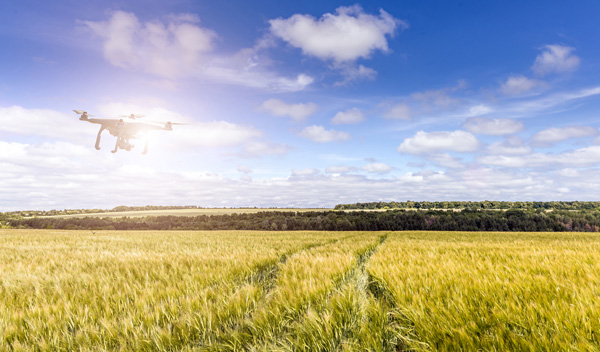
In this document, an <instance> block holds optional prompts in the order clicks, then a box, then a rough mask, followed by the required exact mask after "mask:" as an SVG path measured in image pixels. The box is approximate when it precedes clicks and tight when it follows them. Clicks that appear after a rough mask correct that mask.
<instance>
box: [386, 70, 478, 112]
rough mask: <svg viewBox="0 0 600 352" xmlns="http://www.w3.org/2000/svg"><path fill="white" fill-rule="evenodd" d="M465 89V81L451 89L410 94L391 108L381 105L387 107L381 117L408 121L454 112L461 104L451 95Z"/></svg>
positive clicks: (459, 82) (460, 81)
mask: <svg viewBox="0 0 600 352" xmlns="http://www.w3.org/2000/svg"><path fill="white" fill-rule="evenodd" d="M465 87H466V83H465V81H463V80H459V81H458V84H457V85H456V86H453V87H446V88H443V89H437V90H426V91H423V92H415V93H412V94H411V95H410V96H409V97H407V98H404V99H403V100H402V101H401V102H399V103H396V104H393V105H391V106H389V103H384V104H383V105H384V106H386V105H387V107H386V110H385V111H384V113H383V116H384V117H385V118H388V119H398V120H410V119H411V118H412V117H414V116H418V115H427V114H433V113H435V114H436V115H437V114H439V113H442V112H448V111H452V110H455V109H456V108H457V107H459V106H460V105H461V104H463V102H462V101H461V100H460V99H457V98H454V97H452V96H451V93H454V92H456V91H458V90H461V89H464V88H465ZM437 117H439V116H436V118H437Z"/></svg>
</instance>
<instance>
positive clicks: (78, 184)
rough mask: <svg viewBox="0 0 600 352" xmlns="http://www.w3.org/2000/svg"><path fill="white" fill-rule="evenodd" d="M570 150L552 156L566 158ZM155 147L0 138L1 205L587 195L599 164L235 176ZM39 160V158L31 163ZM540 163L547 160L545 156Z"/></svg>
mask: <svg viewBox="0 0 600 352" xmlns="http://www.w3.org/2000/svg"><path fill="white" fill-rule="evenodd" d="M597 148H600V147H597ZM580 152H581V153H582V154H581V155H579V156H578V159H579V160H580V161H584V160H585V158H587V157H589V156H590V155H594V157H595V158H596V160H600V150H596V151H593V150H591V149H589V150H587V151H584V150H581V151H580ZM576 154H577V153H572V154H565V155H563V156H561V157H560V158H561V159H562V160H563V161H568V160H570V159H571V160H572V158H573V156H574V155H576ZM155 156H156V155H155V154H152V153H150V154H148V155H146V156H145V157H143V158H140V157H139V156H138V155H136V156H135V157H134V155H133V154H127V153H123V154H117V155H113V154H110V153H97V152H96V151H94V150H93V149H92V148H83V147H80V146H77V145H75V144H71V143H49V144H36V145H26V144H21V143H17V144H16V145H15V144H14V143H7V142H0V177H1V178H2V182H0V200H3V201H0V211H8V210H19V209H20V210H22V209H48V210H49V209H65V208H69V209H72V208H112V207H115V206H117V205H120V204H129V205H146V204H156V200H157V199H158V200H160V204H162V205H181V204H195V205H198V206H204V207H224V206H227V207H254V206H258V207H333V206H334V205H335V204H338V203H355V202H368V201H373V200H382V201H393V200H398V199H414V200H430V201H436V200H441V199H442V200H443V199H447V200H450V199H461V200H481V199H504V200H523V199H534V200H548V201H551V200H556V199H562V198H560V197H564V194H563V195H561V193H560V192H561V190H559V188H568V189H569V190H570V192H569V194H568V197H569V199H579V200H594V199H595V198H594V197H597V194H600V185H599V184H598V182H597V181H596V180H597V179H598V178H599V177H600V170H599V169H597V168H587V166H589V163H587V164H584V163H583V162H582V163H581V165H583V167H585V168H582V169H575V167H576V166H579V165H578V164H577V163H576V164H575V165H558V168H557V169H556V171H557V172H540V171H538V170H531V168H527V167H526V168H523V167H515V168H497V167H481V166H477V165H472V166H470V167H468V168H457V169H449V170H446V171H444V172H432V171H430V170H423V171H421V172H407V173H405V174H403V175H401V176H398V177H386V178H369V177H367V176H364V175H352V174H343V173H342V174H340V173H334V172H332V173H329V172H328V174H323V173H320V172H319V171H318V170H317V169H311V168H309V169H303V168H298V169H296V170H295V171H292V174H291V176H290V177H288V178H285V177H284V178H282V177H273V178H255V179H252V178H250V177H244V178H242V177H243V176H247V175H246V174H243V175H242V177H240V179H235V178H238V176H237V175H236V176H235V178H234V179H232V178H226V177H224V176H222V175H220V174H218V173H215V172H214V171H213V172H209V171H204V170H202V167H204V166H203V165H202V164H203V163H192V164H191V165H185V166H184V167H183V170H184V171H182V170H178V169H177V168H176V167H175V168H173V167H165V164H164V163H157V162H150V161H151V158H154V157H155ZM149 158H150V159H149ZM40 162H41V163H46V164H42V165H43V166H42V167H41V168H40V167H39V165H38V164H39V163H40ZM547 162H549V164H548V165H550V166H552V165H553V164H552V160H550V161H547ZM176 165H177V164H171V166H176ZM234 165H236V164H234ZM229 168H230V167H229ZM565 169H567V170H565ZM331 171H333V170H331ZM337 171H342V170H337ZM294 174H295V176H294ZM252 175H257V173H256V172H254V173H253V174H252ZM132 180H134V181H132ZM349 190H351V191H350V192H349ZM562 191H564V190H562Z"/></svg>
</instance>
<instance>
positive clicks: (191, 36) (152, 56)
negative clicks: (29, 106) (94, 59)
mask: <svg viewBox="0 0 600 352" xmlns="http://www.w3.org/2000/svg"><path fill="white" fill-rule="evenodd" d="M80 23H82V24H83V25H84V26H86V27H87V28H89V29H90V30H91V32H92V33H94V34H95V35H97V36H98V37H100V38H101V39H102V51H103V54H104V57H105V59H106V60H107V61H108V62H110V63H111V64H112V65H114V66H117V67H121V68H124V69H132V70H139V71H143V72H147V73H150V74H153V75H156V76H158V77H162V78H166V79H170V80H174V79H180V78H184V77H190V76H191V77H196V78H202V79H210V80H213V81H215V82H220V83H227V84H235V85H242V86H248V87H255V88H263V89H269V90H273V91H298V90H302V89H304V88H305V87H306V86H308V85H310V84H311V83H312V82H313V78H312V77H310V76H308V75H306V74H298V75H296V76H295V77H283V76H280V75H278V74H276V73H274V72H273V71H271V70H269V69H268V67H267V66H269V64H270V63H271V60H269V59H268V58H265V57H262V56H261V55H260V52H261V50H263V49H265V48H266V47H268V46H269V44H268V41H266V40H265V39H262V40H259V41H258V42H257V44H256V45H255V46H254V47H253V48H246V49H242V50H240V51H239V52H238V53H236V54H234V55H229V56H226V55H218V54H215V52H214V49H215V41H216V38H217V37H218V35H217V33H216V32H214V31H213V30H211V29H209V28H204V27H201V26H199V18H198V17H197V16H195V15H190V14H183V15H171V16H169V18H168V21H167V22H166V23H165V22H161V21H158V20H154V21H148V22H141V21H140V20H139V19H138V18H137V16H136V15H135V14H133V13H130V12H124V11H116V12H114V13H113V14H112V16H111V17H110V18H109V19H108V20H107V21H80Z"/></svg>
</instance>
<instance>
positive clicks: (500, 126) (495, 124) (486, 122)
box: [462, 117, 523, 136]
mask: <svg viewBox="0 0 600 352" xmlns="http://www.w3.org/2000/svg"><path fill="white" fill-rule="evenodd" d="M462 127H463V128H464V129H466V130H467V131H469V132H472V133H476V134H485V135H490V136H501V135H505V134H512V133H517V132H519V131H522V130H523V123H522V122H520V121H516V120H512V119H487V118H482V117H471V118H468V119H467V120H466V121H465V122H464V123H463V124H462Z"/></svg>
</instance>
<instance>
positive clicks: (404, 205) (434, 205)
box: [334, 200, 600, 210]
mask: <svg viewBox="0 0 600 352" xmlns="http://www.w3.org/2000/svg"><path fill="white" fill-rule="evenodd" d="M334 209H335V210H360V209H365V210H367V209H369V210H375V209H460V210H463V209H466V210H480V209H502V210H505V209H523V210H536V209H546V210H550V209H552V210H592V209H600V202H579V201H572V202H567V201H555V202H503V201H490V200H484V201H481V202H464V201H438V202H413V201H406V202H368V203H354V204H338V205H336V206H335V208H334Z"/></svg>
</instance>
